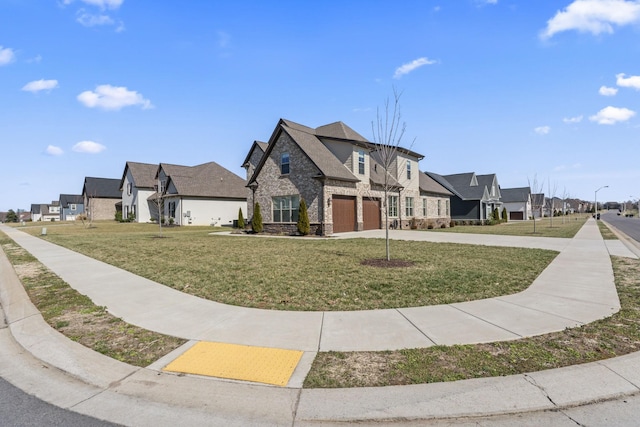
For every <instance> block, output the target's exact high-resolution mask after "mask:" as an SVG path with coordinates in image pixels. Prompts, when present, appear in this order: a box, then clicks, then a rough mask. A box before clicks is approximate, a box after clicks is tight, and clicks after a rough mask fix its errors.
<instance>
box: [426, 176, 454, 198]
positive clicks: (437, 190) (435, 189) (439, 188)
mask: <svg viewBox="0 0 640 427" xmlns="http://www.w3.org/2000/svg"><path fill="white" fill-rule="evenodd" d="M419 178H420V191H424V192H426V193H433V194H442V195H444V196H452V195H453V193H452V192H451V191H449V190H447V189H446V187H445V186H444V185H442V184H440V183H439V182H438V181H436V180H435V179H433V177H431V176H429V175H427V174H426V173H425V172H420V175H419Z"/></svg>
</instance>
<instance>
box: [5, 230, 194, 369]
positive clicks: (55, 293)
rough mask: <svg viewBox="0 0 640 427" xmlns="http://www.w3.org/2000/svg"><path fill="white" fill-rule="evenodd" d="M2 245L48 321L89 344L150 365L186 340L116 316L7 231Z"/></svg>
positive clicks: (126, 361) (85, 344)
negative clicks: (92, 299) (69, 283)
mask: <svg viewBox="0 0 640 427" xmlns="http://www.w3.org/2000/svg"><path fill="white" fill-rule="evenodd" d="M0 247H2V250H3V251H4V252H5V253H6V255H7V257H8V258H9V261H10V262H11V263H12V264H13V267H14V269H15V270H16V273H17V274H18V277H19V278H20V280H21V282H22V284H23V285H24V287H25V289H26V290H27V293H28V294H29V297H30V298H31V301H32V302H33V303H34V305H35V306H36V307H37V308H38V310H39V311H40V312H41V313H42V316H43V318H44V320H45V321H46V322H47V323H48V324H49V325H50V326H51V327H53V328H55V329H57V330H58V331H60V332H61V333H63V334H64V335H66V336H67V337H69V338H71V339H72V340H74V341H77V342H79V343H80V344H82V345H84V346H85V347H88V348H90V349H92V350H94V351H98V352H100V353H102V354H105V355H107V356H109V357H112V358H114V359H117V360H120V361H122V362H125V363H129V364H131V365H135V366H148V365H149V364H151V363H152V362H154V361H156V360H157V359H159V358H160V357H162V356H164V355H165V354H167V353H169V352H170V351H172V350H173V349H175V348H177V347H179V346H181V345H182V344H184V343H185V342H186V340H183V339H181V338H175V337H170V336H166V335H162V334H158V333H155V332H151V331H148V330H145V329H142V328H138V327H136V326H133V325H130V324H128V323H126V322H124V321H123V320H122V319H119V318H116V317H114V316H112V315H111V314H109V313H108V312H107V310H106V309H105V308H104V307H99V306H96V305H95V304H93V302H92V301H91V300H90V299H89V298H88V297H86V296H85V295H81V294H80V293H78V292H77V291H75V290H74V289H73V288H71V287H70V286H69V285H67V284H66V283H65V282H64V281H63V280H62V279H60V278H59V277H58V276H56V275H55V274H53V273H52V272H51V271H50V270H48V269H47V268H45V267H44V266H43V265H42V264H41V263H39V262H38V261H37V260H36V259H35V258H34V257H33V256H31V255H30V254H29V253H28V252H26V251H25V250H24V249H22V248H21V247H19V246H17V245H16V244H15V243H14V242H13V240H11V239H9V238H8V237H7V236H6V235H5V234H4V233H1V232H0Z"/></svg>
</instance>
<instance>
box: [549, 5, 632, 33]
mask: <svg viewBox="0 0 640 427" xmlns="http://www.w3.org/2000/svg"><path fill="white" fill-rule="evenodd" d="M634 22H640V2H638V1H637V0H629V1H628V0H575V1H574V2H573V3H571V4H570V5H569V6H567V7H566V8H565V9H564V10H562V11H558V12H556V14H555V16H554V17H553V18H551V19H549V20H548V21H547V28H546V29H544V30H543V31H542V32H541V33H540V37H541V38H543V39H548V38H551V37H552V36H553V35H554V34H556V33H560V32H562V31H570V30H577V31H579V32H581V33H591V34H594V35H598V34H601V33H609V34H611V33H613V26H614V25H617V26H623V25H629V24H633V23H634Z"/></svg>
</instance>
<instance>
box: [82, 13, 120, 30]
mask: <svg viewBox="0 0 640 427" xmlns="http://www.w3.org/2000/svg"><path fill="white" fill-rule="evenodd" d="M76 21H78V22H79V23H80V24H82V25H84V26H85V27H95V26H97V25H113V24H114V21H113V19H111V18H110V17H109V16H107V15H93V14H91V13H87V12H84V11H79V12H78V17H77V18H76Z"/></svg>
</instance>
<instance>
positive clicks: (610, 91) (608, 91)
mask: <svg viewBox="0 0 640 427" xmlns="http://www.w3.org/2000/svg"><path fill="white" fill-rule="evenodd" d="M598 93H599V94H600V95H602V96H615V94H616V93H618V89H616V88H615V87H607V86H600V90H598Z"/></svg>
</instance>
